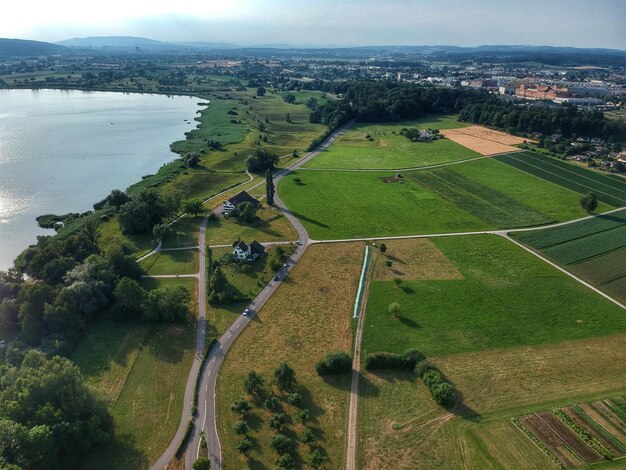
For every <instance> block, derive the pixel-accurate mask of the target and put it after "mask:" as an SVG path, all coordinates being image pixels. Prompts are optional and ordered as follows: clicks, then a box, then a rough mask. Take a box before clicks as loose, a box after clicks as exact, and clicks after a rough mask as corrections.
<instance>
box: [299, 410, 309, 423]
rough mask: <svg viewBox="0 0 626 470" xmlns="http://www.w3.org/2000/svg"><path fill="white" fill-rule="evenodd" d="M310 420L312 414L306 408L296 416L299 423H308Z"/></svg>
mask: <svg viewBox="0 0 626 470" xmlns="http://www.w3.org/2000/svg"><path fill="white" fill-rule="evenodd" d="M309 419H311V413H310V412H309V410H307V409H306V408H304V409H302V410H300V411H298V413H297V414H296V421H297V422H299V423H302V424H304V423H306V422H307V421H308V420H309Z"/></svg>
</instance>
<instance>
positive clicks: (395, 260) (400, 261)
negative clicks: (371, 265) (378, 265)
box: [385, 255, 406, 264]
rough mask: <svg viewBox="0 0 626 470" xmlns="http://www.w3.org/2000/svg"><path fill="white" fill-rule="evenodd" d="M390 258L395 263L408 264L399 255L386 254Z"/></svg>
mask: <svg viewBox="0 0 626 470" xmlns="http://www.w3.org/2000/svg"><path fill="white" fill-rule="evenodd" d="M385 256H386V257H387V258H388V259H390V260H391V261H393V262H394V263H398V264H406V262H405V261H403V260H401V259H400V258H398V257H397V256H392V255H385Z"/></svg>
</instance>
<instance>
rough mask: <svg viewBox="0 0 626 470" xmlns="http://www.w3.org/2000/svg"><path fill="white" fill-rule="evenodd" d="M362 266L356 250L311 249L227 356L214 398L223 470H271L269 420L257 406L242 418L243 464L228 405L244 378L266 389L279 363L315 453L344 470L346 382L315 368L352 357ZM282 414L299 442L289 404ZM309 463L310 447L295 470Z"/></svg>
mask: <svg viewBox="0 0 626 470" xmlns="http://www.w3.org/2000/svg"><path fill="white" fill-rule="evenodd" d="M362 261H363V246H362V245H360V244H352V243H351V244H333V245H314V246H311V247H310V248H309V249H308V250H307V252H306V254H305V255H304V257H303V258H302V260H301V261H300V262H299V263H298V265H297V266H296V267H294V269H293V271H292V272H291V273H290V274H289V277H287V279H286V280H285V281H283V284H282V285H281V287H280V288H279V289H278V291H277V292H276V293H275V294H274V296H272V298H271V299H270V300H269V301H268V303H267V304H266V305H265V306H264V307H263V309H262V310H261V311H260V312H259V314H258V316H257V317H255V320H254V321H253V322H252V324H251V325H250V326H248V328H247V329H246V330H245V331H244V332H243V333H242V334H241V337H240V338H238V340H237V342H236V343H235V344H234V345H233V347H232V348H231V349H230V351H229V352H228V355H227V357H226V360H225V362H224V365H223V366H222V369H221V371H220V377H219V380H218V391H217V397H218V410H217V415H218V419H219V431H220V436H222V451H223V457H224V463H225V468H239V467H242V466H245V465H246V464H247V465H249V467H250V468H256V469H259V468H270V467H271V466H272V462H273V460H274V459H275V458H276V453H275V452H274V451H273V450H272V449H271V448H270V446H269V440H270V438H271V437H272V436H273V435H274V434H275V432H274V431H272V430H271V429H270V428H269V426H268V419H269V416H270V412H269V411H268V410H266V409H264V408H263V406H262V405H261V404H256V403H255V406H254V408H253V410H252V416H251V417H249V418H247V421H248V423H249V425H250V426H251V429H252V431H251V432H250V436H251V438H252V440H253V443H254V447H253V449H252V451H251V452H250V457H249V459H246V458H245V457H243V456H240V455H239V454H238V452H237V450H236V448H235V446H236V444H237V441H238V440H239V437H238V436H237V435H236V434H235V433H234V431H233V424H234V422H235V421H237V419H238V417H237V415H235V414H234V413H233V412H231V410H230V405H231V403H232V402H233V401H234V400H235V399H237V398H239V397H240V396H242V395H244V388H243V385H244V380H245V377H246V374H247V373H248V371H250V370H255V371H257V372H258V373H260V374H261V375H263V377H265V379H266V384H267V387H269V386H270V385H269V383H270V380H271V379H272V373H273V371H274V369H275V368H276V367H277V366H278V365H279V364H280V363H281V362H287V363H288V364H289V365H290V366H291V367H293V368H294V370H295V373H296V379H297V381H298V388H299V391H300V393H301V394H302V397H303V400H304V404H303V406H304V407H305V408H308V409H309V410H310V412H311V416H312V420H311V424H310V426H311V427H312V428H313V429H314V431H315V434H316V436H317V445H319V446H320V447H321V448H322V449H323V452H324V454H326V455H327V456H328V458H329V464H328V468H341V467H342V465H343V460H344V441H345V417H346V412H347V400H348V391H349V386H350V377H349V375H342V376H338V377H331V378H329V379H322V378H320V377H319V376H318V375H317V373H316V372H315V369H314V365H315V362H316V361H317V360H318V359H321V358H322V357H323V356H324V354H325V353H326V352H328V351H346V352H350V351H351V345H352V331H351V313H352V306H353V302H354V298H355V295H356V288H357V283H358V278H359V274H360V268H361V263H362ZM283 407H284V408H285V411H286V413H287V415H288V416H289V419H288V421H287V425H286V434H287V435H288V436H289V437H292V438H297V436H298V435H299V433H300V432H301V431H302V429H303V426H302V425H301V424H299V423H297V422H295V419H294V418H295V414H296V411H297V409H296V408H295V407H293V406H291V405H288V404H286V403H283ZM307 455H308V450H307V446H305V445H303V444H299V445H297V450H296V461H297V463H298V468H300V467H301V466H302V458H305V457H306V456H307ZM246 460H247V462H246Z"/></svg>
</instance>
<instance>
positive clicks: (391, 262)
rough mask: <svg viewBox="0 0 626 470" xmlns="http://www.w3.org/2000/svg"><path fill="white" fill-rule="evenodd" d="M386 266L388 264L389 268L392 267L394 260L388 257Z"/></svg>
mask: <svg viewBox="0 0 626 470" xmlns="http://www.w3.org/2000/svg"><path fill="white" fill-rule="evenodd" d="M385 266H387V267H388V268H390V267H391V266H393V261H391V260H390V259H388V260H387V261H385Z"/></svg>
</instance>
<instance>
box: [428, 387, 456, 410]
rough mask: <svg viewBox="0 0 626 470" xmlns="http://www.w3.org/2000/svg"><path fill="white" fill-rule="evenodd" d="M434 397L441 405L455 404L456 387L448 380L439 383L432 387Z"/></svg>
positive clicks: (431, 392) (431, 391)
mask: <svg viewBox="0 0 626 470" xmlns="http://www.w3.org/2000/svg"><path fill="white" fill-rule="evenodd" d="M430 394H431V395H432V397H433V399H434V400H435V401H436V402H437V403H438V404H440V405H441V406H450V405H453V404H454V402H455V401H456V393H455V392H454V388H453V387H452V385H450V384H449V383H448V382H443V383H438V384H436V385H434V386H433V387H432V388H431V389H430Z"/></svg>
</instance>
